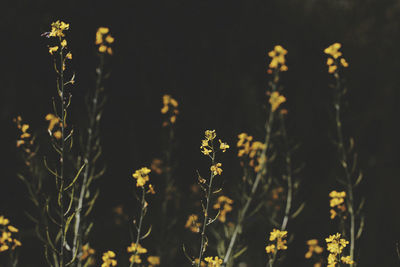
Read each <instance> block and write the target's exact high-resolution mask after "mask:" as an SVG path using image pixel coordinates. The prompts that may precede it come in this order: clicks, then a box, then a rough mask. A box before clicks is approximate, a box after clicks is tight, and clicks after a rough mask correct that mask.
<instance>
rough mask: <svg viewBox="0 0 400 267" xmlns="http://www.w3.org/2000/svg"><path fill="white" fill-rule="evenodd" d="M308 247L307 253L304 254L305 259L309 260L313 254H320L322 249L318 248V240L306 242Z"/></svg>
mask: <svg viewBox="0 0 400 267" xmlns="http://www.w3.org/2000/svg"><path fill="white" fill-rule="evenodd" d="M307 245H308V251H307V253H306V254H305V258H306V259H309V258H311V257H312V255H313V253H315V254H321V253H322V252H323V251H324V249H323V248H322V247H320V246H318V240H317V239H311V240H308V241H307Z"/></svg>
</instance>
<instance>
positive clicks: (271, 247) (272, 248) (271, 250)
mask: <svg viewBox="0 0 400 267" xmlns="http://www.w3.org/2000/svg"><path fill="white" fill-rule="evenodd" d="M265 251H266V252H267V253H268V254H269V253H275V245H274V244H272V245H268V246H266V247H265Z"/></svg>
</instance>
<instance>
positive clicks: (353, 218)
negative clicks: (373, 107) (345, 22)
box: [324, 43, 364, 266]
mask: <svg viewBox="0 0 400 267" xmlns="http://www.w3.org/2000/svg"><path fill="white" fill-rule="evenodd" d="M340 48H341V44H340V43H334V44H332V45H331V46H329V47H327V48H326V49H325V50H324V53H325V54H327V55H328V59H327V62H326V64H327V65H328V72H329V73H330V74H333V77H334V79H335V85H334V86H333V87H334V103H333V106H334V110H335V126H336V145H337V152H338V157H339V162H340V165H341V167H342V169H343V176H344V179H343V178H338V182H339V183H340V184H342V185H343V186H344V188H345V191H344V192H342V193H340V192H339V193H338V192H336V191H333V192H331V194H330V197H331V198H332V199H331V205H330V206H331V207H332V208H334V207H337V208H338V209H339V210H340V215H341V216H339V217H340V219H341V225H342V227H341V231H342V234H343V235H344V236H349V242H350V248H349V249H350V256H349V257H350V258H349V261H348V262H351V263H349V264H350V266H354V265H355V263H354V260H355V249H356V240H357V239H358V238H359V237H360V236H361V234H362V231H363V227H364V217H363V216H362V214H361V211H362V208H363V205H364V199H363V198H362V200H361V201H360V203H359V204H356V199H355V192H354V190H355V188H356V187H357V186H358V185H359V184H360V182H361V181H362V178H363V175H362V172H361V171H360V170H359V167H358V166H357V153H356V152H354V139H353V138H349V139H348V140H346V138H345V136H344V134H343V127H342V110H341V109H342V106H343V104H342V103H343V97H344V96H345V94H346V92H347V89H346V87H345V85H344V80H343V78H342V77H341V74H342V70H343V68H347V67H348V66H349V64H348V62H347V61H346V59H345V58H344V57H343V56H342V52H340V51H339V50H340ZM342 203H343V204H342ZM344 203H345V204H344ZM336 214H337V211H335V210H334V209H331V218H332V219H333V218H335V216H336ZM347 215H348V216H347ZM347 218H348V219H349V220H350V222H348V220H347Z"/></svg>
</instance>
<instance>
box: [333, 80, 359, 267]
mask: <svg viewBox="0 0 400 267" xmlns="http://www.w3.org/2000/svg"><path fill="white" fill-rule="evenodd" d="M335 79H336V95H335V102H334V107H335V119H336V130H337V137H338V150H339V157H340V161H341V164H342V167H343V169H344V172H345V175H346V180H347V187H346V191H347V195H348V198H347V206H348V209H349V214H350V259H351V260H354V247H355V214H354V201H353V183H352V179H351V173H350V170H349V163H348V159H347V154H346V149H345V146H344V138H343V129H342V122H341V118H340V104H341V101H340V100H341V96H342V93H343V92H342V86H341V82H340V77H339V75H338V74H337V73H335ZM353 266H354V265H353V264H350V267H353Z"/></svg>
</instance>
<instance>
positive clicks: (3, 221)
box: [0, 215, 10, 226]
mask: <svg viewBox="0 0 400 267" xmlns="http://www.w3.org/2000/svg"><path fill="white" fill-rule="evenodd" d="M9 223H10V221H9V220H8V219H7V218H5V217H4V216H3V215H1V216H0V225H4V226H5V225H7V224H9Z"/></svg>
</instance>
